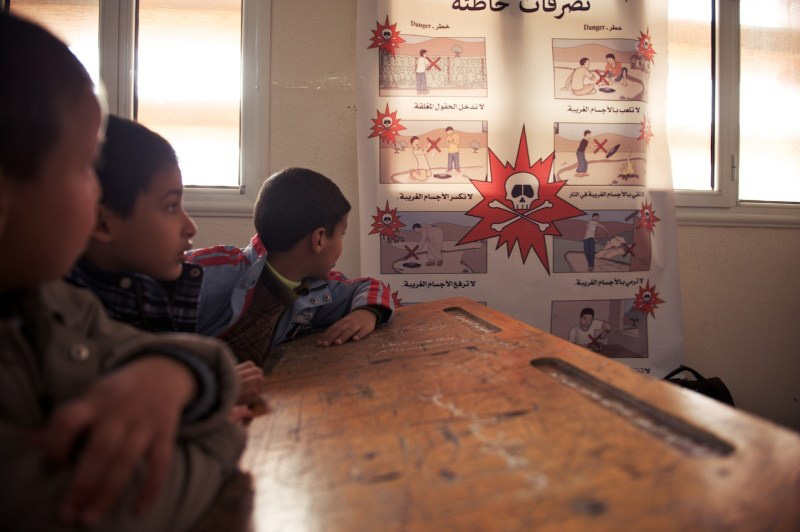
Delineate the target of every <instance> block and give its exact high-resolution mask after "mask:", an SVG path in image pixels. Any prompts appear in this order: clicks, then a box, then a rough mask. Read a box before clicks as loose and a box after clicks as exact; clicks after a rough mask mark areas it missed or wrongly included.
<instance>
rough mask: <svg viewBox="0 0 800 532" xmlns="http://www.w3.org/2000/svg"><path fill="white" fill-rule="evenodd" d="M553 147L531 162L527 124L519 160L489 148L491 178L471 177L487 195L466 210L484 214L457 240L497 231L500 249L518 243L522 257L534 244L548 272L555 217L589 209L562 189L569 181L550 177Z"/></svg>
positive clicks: (488, 235) (472, 239)
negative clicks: (510, 160)
mask: <svg viewBox="0 0 800 532" xmlns="http://www.w3.org/2000/svg"><path fill="white" fill-rule="evenodd" d="M554 158H555V153H551V154H550V156H549V157H547V159H545V160H544V161H542V160H541V159H539V160H538V161H536V162H535V163H534V164H533V166H531V163H530V158H529V157H528V141H527V139H526V136H525V128H524V127H523V128H522V136H521V137H520V139H519V148H518V150H517V161H516V163H515V164H514V166H511V165H510V164H508V163H506V164H503V163H502V162H500V159H498V158H497V156H496V155H495V154H494V152H493V151H492V150H491V149H489V168H490V171H491V177H492V180H491V182H485V181H476V180H473V181H472V184H473V185H474V186H475V188H477V189H478V192H479V193H480V194H481V196H482V197H483V199H482V200H481V202H480V203H478V204H477V205H476V206H474V207H473V208H472V209H470V210H469V212H467V214H468V215H470V216H475V217H477V218H480V219H481V220H480V221H479V222H478V223H477V224H475V226H474V227H473V228H472V229H470V230H469V232H467V234H466V235H464V237H463V238H462V239H461V240H460V241H459V244H467V243H469V242H475V241H478V240H485V239H488V238H492V237H495V236H496V237H498V239H497V249H499V248H500V246H502V245H504V244H505V245H506V249H507V250H508V256H509V257H510V256H511V252H512V251H513V250H514V245H515V244H517V245H519V252H520V256H521V257H522V262H523V263H524V262H525V261H526V260H527V258H528V253H529V252H530V250H531V249H533V250H534V251H535V252H536V256H537V257H539V260H540V261H541V263H542V266H544V269H545V270H547V273H548V274H549V273H550V263H549V260H548V258H547V242H546V241H545V238H544V237H545V235H553V236H560V235H561V232H560V231H559V230H558V229H556V226H555V225H554V224H553V222H555V221H557V220H566V219H568V218H574V217H576V216H582V215H584V214H586V213H585V212H583V211H582V210H580V209H578V208H577V207H575V206H574V205H572V204H571V203H569V202H567V201H566V200H564V199H562V198H560V197H558V192H559V190H561V187H563V186H564V185H565V184H566V182H565V181H559V182H556V183H548V181H549V179H550V169H551V168H552V166H553V159H554Z"/></svg>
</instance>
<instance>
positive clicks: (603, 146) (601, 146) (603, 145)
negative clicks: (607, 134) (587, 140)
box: [592, 139, 608, 153]
mask: <svg viewBox="0 0 800 532" xmlns="http://www.w3.org/2000/svg"><path fill="white" fill-rule="evenodd" d="M592 140H594V143H595V145H596V146H597V147H596V148H595V149H594V153H597V152H599V151H600V150H603V153H608V150H606V142H608V139H605V140H604V141H603V142H597V139H592Z"/></svg>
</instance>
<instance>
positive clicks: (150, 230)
mask: <svg viewBox="0 0 800 532" xmlns="http://www.w3.org/2000/svg"><path fill="white" fill-rule="evenodd" d="M107 216H108V218H109V224H110V227H109V230H110V231H111V242H110V243H109V245H108V246H107V249H106V252H107V257H106V258H107V259H108V260H109V263H110V264H112V265H113V269H114V270H116V271H119V272H136V273H143V274H145V275H148V276H150V277H152V278H154V279H158V280H160V281H172V280H175V279H177V278H178V277H179V276H180V274H181V271H182V268H183V255H184V252H186V251H187V250H188V249H190V248H191V246H192V241H191V238H192V237H193V236H194V235H195V233H196V232H197V226H196V225H195V223H194V221H193V220H192V219H191V218H190V217H189V215H188V214H186V211H185V210H184V209H183V182H182V179H181V171H180V168H178V165H177V164H169V165H166V166H164V167H163V168H162V169H161V170H159V171H158V172H156V174H155V175H154V176H153V178H152V181H151V183H150V188H149V189H148V190H146V191H145V192H143V193H142V194H140V195H139V197H138V198H136V202H135V203H134V207H133V212H132V213H131V215H130V216H129V217H128V218H120V217H119V216H117V215H115V214H113V213H107Z"/></svg>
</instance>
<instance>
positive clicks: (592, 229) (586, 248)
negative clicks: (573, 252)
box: [583, 213, 608, 272]
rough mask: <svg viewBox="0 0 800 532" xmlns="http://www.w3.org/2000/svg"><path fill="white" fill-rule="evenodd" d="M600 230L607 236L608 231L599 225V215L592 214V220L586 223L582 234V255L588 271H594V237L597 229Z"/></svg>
mask: <svg viewBox="0 0 800 532" xmlns="http://www.w3.org/2000/svg"><path fill="white" fill-rule="evenodd" d="M598 227H599V228H600V229H602V230H603V231H605V232H606V234H608V229H606V228H605V226H603V224H601V223H600V214H598V213H594V214H592V219H591V221H589V222H586V232H585V233H584V234H583V254H584V255H586V262H587V263H588V264H589V271H590V272H593V271H594V256H595V241H594V236H595V233H596V232H597V228H598Z"/></svg>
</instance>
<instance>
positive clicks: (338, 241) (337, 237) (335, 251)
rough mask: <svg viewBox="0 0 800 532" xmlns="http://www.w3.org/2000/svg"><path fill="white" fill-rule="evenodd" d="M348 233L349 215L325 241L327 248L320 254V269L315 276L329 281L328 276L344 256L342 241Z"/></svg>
mask: <svg viewBox="0 0 800 532" xmlns="http://www.w3.org/2000/svg"><path fill="white" fill-rule="evenodd" d="M345 231H347V214H345V215H344V216H343V217H342V219H341V220H339V223H337V224H336V225H335V226H334V228H333V234H332V235H329V236H328V237H327V239H326V241H325V247H324V249H323V250H322V252H320V254H319V256H318V257H319V261H318V268H317V271H316V272H315V273H314V274H313V276H314V277H317V278H319V279H327V277H328V274H329V273H330V271H331V270H332V269H333V267H334V266H336V261H337V260H339V257H341V256H342V240H343V239H344V234H345Z"/></svg>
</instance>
